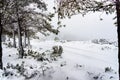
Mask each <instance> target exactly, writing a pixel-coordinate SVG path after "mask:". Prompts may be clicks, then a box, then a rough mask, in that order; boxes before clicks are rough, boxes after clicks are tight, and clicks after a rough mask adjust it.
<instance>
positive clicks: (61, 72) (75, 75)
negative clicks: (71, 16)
mask: <svg viewBox="0 0 120 80" xmlns="http://www.w3.org/2000/svg"><path fill="white" fill-rule="evenodd" d="M31 45H32V48H31V49H32V50H33V51H37V52H39V53H43V52H45V51H46V50H47V51H46V52H45V53H46V55H47V56H46V57H47V58H50V54H51V52H52V47H53V46H55V45H57V46H59V45H61V46H62V47H63V53H62V56H61V57H58V58H57V59H56V60H55V61H53V60H50V61H37V60H36V59H34V58H33V57H31V56H28V57H27V58H23V59H19V58H18V52H17V49H15V48H9V47H7V46H6V45H4V44H3V64H4V67H6V66H7V64H8V63H9V64H13V65H16V64H19V65H21V64H22V63H23V62H24V68H25V69H26V70H25V74H26V75H28V76H30V75H31V74H33V73H36V75H35V76H33V77H32V78H28V79H27V78H26V79H25V77H24V76H22V75H20V74H19V73H18V72H17V71H16V70H15V69H8V70H9V71H11V72H13V73H14V74H16V75H17V76H15V75H13V76H11V75H9V76H3V73H4V71H2V70H1V71H0V80H119V77H118V65H119V64H118V48H117V47H116V46H115V45H112V44H111V45H110V44H95V43H92V41H52V40H51V41H40V40H37V39H34V40H31ZM26 50H27V49H26ZM107 67H111V69H110V71H106V72H105V69H106V68H107Z"/></svg>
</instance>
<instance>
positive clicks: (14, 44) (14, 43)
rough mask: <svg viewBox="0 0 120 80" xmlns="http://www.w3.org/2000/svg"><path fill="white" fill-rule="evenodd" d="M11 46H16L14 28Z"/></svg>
mask: <svg viewBox="0 0 120 80" xmlns="http://www.w3.org/2000/svg"><path fill="white" fill-rule="evenodd" d="M13 47H14V48H16V39H15V30H13Z"/></svg>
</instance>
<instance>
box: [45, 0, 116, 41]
mask: <svg viewBox="0 0 120 80" xmlns="http://www.w3.org/2000/svg"><path fill="white" fill-rule="evenodd" d="M45 1H47V4H48V10H49V11H51V12H53V9H52V8H53V6H54V5H55V4H54V1H53V0H45ZM114 16H115V14H112V15H106V14H104V13H102V12H101V13H92V12H91V13H89V14H87V15H86V16H85V17H82V16H81V15H75V16H73V17H72V18H71V19H67V18H66V19H64V20H63V21H62V23H63V24H66V27H65V28H61V29H60V33H59V35H58V37H59V38H60V39H65V40H89V39H96V38H106V39H114V40H117V29H116V27H115V25H114V22H115V20H113V18H114ZM100 18H103V20H102V21H100ZM56 21H57V17H56V18H54V19H53V21H52V24H53V25H54V26H57V25H56ZM54 36H55V35H51V36H50V37H48V39H52V38H53V37H54Z"/></svg>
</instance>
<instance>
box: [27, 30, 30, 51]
mask: <svg viewBox="0 0 120 80" xmlns="http://www.w3.org/2000/svg"><path fill="white" fill-rule="evenodd" d="M27 39H28V49H29V48H30V36H29V34H28V32H27Z"/></svg>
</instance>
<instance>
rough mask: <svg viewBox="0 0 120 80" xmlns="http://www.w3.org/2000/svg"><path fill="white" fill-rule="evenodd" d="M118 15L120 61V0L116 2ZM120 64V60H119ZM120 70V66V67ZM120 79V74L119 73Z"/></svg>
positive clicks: (119, 54)
mask: <svg viewBox="0 0 120 80" xmlns="http://www.w3.org/2000/svg"><path fill="white" fill-rule="evenodd" d="M116 14H117V33H118V59H119V57H120V50H119V49H120V0H116ZM119 62H120V59H119ZM119 69H120V66H119ZM119 78H120V72H119Z"/></svg>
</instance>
